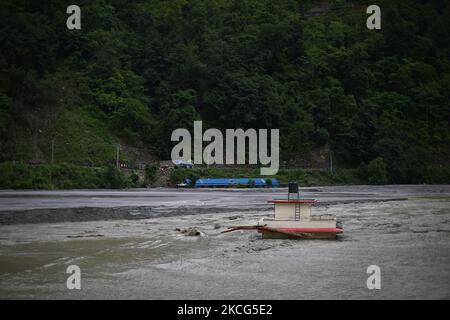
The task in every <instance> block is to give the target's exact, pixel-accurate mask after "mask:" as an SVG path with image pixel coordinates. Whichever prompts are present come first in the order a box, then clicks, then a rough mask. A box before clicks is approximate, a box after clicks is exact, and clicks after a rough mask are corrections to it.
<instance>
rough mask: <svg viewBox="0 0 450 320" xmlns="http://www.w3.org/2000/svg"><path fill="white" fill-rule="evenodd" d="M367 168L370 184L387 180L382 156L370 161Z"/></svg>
mask: <svg viewBox="0 0 450 320" xmlns="http://www.w3.org/2000/svg"><path fill="white" fill-rule="evenodd" d="M367 170H368V174H369V183H370V184H386V183H387V182H388V179H387V175H386V163H385V162H384V159H383V158H381V157H378V158H376V159H374V160H372V161H370V162H369V165H368V167H367Z"/></svg>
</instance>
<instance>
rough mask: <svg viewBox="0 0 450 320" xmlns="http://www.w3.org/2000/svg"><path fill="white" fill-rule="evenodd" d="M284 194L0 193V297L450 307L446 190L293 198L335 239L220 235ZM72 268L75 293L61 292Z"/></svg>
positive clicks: (334, 190) (347, 190)
mask: <svg viewBox="0 0 450 320" xmlns="http://www.w3.org/2000/svg"><path fill="white" fill-rule="evenodd" d="M285 193H286V190H285V189H277V190H267V189H265V190H179V191H176V190H168V189H160V190H131V191H130V190H128V191H89V190H79V191H59V192H48V191H26V192H16V191H2V192H0V299H15V298H25V299H99V298H100V299H398V298H401V299H449V298H450V186H386V187H384V186H378V187H370V186H348V187H322V188H305V189H302V190H301V196H302V197H305V198H315V199H317V200H319V202H320V203H319V204H318V205H317V206H316V207H315V208H313V214H325V213H327V214H335V215H336V216H337V217H338V219H339V220H341V221H342V224H343V227H344V234H343V235H342V236H340V237H339V239H338V240H336V241H335V240H276V239H264V240H263V239H261V238H260V236H259V234H257V233H256V232H254V231H237V232H232V233H226V234H222V233H221V231H223V230H225V229H226V227H227V226H232V225H240V224H251V223H255V222H256V221H258V220H259V219H260V218H262V217H268V216H270V215H271V214H272V211H271V209H272V207H271V205H270V204H268V203H267V200H270V199H273V198H284V197H285ZM188 227H196V228H197V229H198V230H199V231H200V232H201V234H200V235H199V236H187V235H185V234H183V233H181V232H180V231H179V230H177V229H184V228H188ZM70 265H77V266H79V267H80V270H81V289H80V290H69V289H68V288H67V286H66V280H67V278H68V276H69V274H67V273H66V270H67V267H68V266H70ZM370 265H377V266H379V267H380V270H381V289H379V290H369V289H368V288H367V285H366V281H367V278H368V276H369V275H368V274H367V273H366V271H367V267H368V266H370Z"/></svg>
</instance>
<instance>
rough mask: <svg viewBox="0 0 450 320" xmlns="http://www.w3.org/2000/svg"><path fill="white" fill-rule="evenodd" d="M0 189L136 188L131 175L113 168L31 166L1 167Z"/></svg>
mask: <svg viewBox="0 0 450 320" xmlns="http://www.w3.org/2000/svg"><path fill="white" fill-rule="evenodd" d="M0 176H1V177H2V179H0V188H10V189H92V188H111V189H116V188H126V187H136V186H137V185H136V183H135V182H136V181H134V180H133V175H132V174H131V175H130V176H127V175H125V174H124V173H123V171H120V170H118V169H117V168H115V167H113V166H108V167H102V168H87V167H80V166H75V165H72V164H65V163H63V164H56V165H50V164H49V165H39V166H30V165H26V164H23V163H13V162H3V163H1V164H0Z"/></svg>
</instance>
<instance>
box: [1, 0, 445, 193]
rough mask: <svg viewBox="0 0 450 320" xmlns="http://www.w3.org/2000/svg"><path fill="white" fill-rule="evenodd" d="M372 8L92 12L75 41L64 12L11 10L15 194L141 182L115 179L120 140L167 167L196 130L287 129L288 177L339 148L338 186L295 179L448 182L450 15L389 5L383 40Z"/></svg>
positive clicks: (7, 34)
mask: <svg viewBox="0 0 450 320" xmlns="http://www.w3.org/2000/svg"><path fill="white" fill-rule="evenodd" d="M369 4H372V3H370V2H366V1H362V0H354V1H314V0H299V1H297V0H282V1H269V0H214V1H203V0H190V1H186V0H174V1H169V2H167V1H163V0H133V1H124V0H109V1H104V0H89V1H88V0H80V1H78V2H77V5H79V6H80V8H81V12H82V29H81V30H67V28H66V27H65V26H66V19H67V17H68V15H66V14H65V10H66V8H67V5H68V4H67V2H66V1H62V0H54V1H50V2H45V3H40V2H31V1H24V0H3V1H1V3H0V20H1V21H2V27H1V29H0V162H5V164H3V165H2V171H1V173H2V175H1V176H0V180H1V185H2V187H17V188H27V187H31V186H35V187H39V188H59V187H64V188H66V187H67V188H69V187H79V188H81V187H118V186H123V185H128V182H126V183H125V182H123V179H124V178H123V177H121V176H120V174H118V173H114V172H113V171H108V170H109V169H105V168H106V167H108V166H109V165H113V164H115V144H116V143H117V142H118V141H121V142H124V143H126V144H128V145H130V146H139V147H142V146H144V147H145V148H146V149H147V150H148V152H149V153H150V154H152V155H154V156H156V157H158V158H160V159H169V158H170V150H171V148H172V145H173V144H172V142H171V141H170V136H171V132H172V130H173V129H175V128H179V127H185V128H192V125H193V121H194V120H197V119H202V120H203V122H204V127H205V128H207V127H214V128H219V129H221V130H223V129H226V128H239V127H241V128H244V129H246V128H268V129H270V128H279V129H280V143H281V146H280V148H281V150H280V157H281V160H282V161H283V162H285V163H287V164H288V165H289V163H290V162H292V163H295V162H296V160H297V159H299V158H302V157H303V156H305V155H309V154H314V152H316V151H317V150H321V149H328V148H329V149H331V150H332V151H333V155H334V156H333V160H334V167H335V168H338V169H336V170H334V172H333V174H331V173H329V172H327V171H323V170H301V169H293V170H284V169H283V170H280V172H279V173H278V175H277V177H279V178H280V179H281V180H282V181H288V180H291V179H292V180H298V181H300V182H301V183H303V184H305V185H311V184H316V183H317V184H324V183H353V182H357V181H363V182H364V181H371V182H372V183H450V173H449V172H450V160H449V159H450V147H449V146H450V132H449V123H450V90H448V88H450V46H449V44H450V4H449V2H448V1H438V0H436V1H418V0H416V1H415V0H405V1H401V2H400V1H389V0H380V1H378V2H377V5H379V6H380V7H381V9H382V29H381V30H377V31H375V30H368V29H367V28H366V18H367V15H366V8H367V6H368V5H369ZM311 9H314V10H315V12H316V14H314V15H313V14H310V10H311ZM52 145H53V157H54V163H55V164H54V165H48V163H52V161H51V160H52ZM380 157H381V158H383V159H384V160H383V163H384V164H385V166H383V165H381V164H380V163H379V162H380V161H379V160H376V159H379V158H380ZM10 161H17V162H23V163H28V162H29V161H33V162H35V163H44V165H42V166H39V167H33V168H31V167H28V166H27V165H24V164H11V162H10ZM121 162H125V163H130V164H132V163H131V161H130V160H129V159H128V157H127V155H126V154H124V153H123V152H122V153H121ZM45 163H47V164H45ZM63 163H70V164H71V165H69V164H63ZM74 165H79V166H80V168H78V169H76V170H75V169H74V168H75V167H74ZM81 166H93V167H101V168H100V169H99V170H100V171H101V172H103V173H104V174H105V175H107V176H108V177H103V178H98V177H99V174H97V173H98V172H97V171H96V170H97V169H88V168H84V169H83V168H82V167H81ZM50 168H52V170H50ZM63 168H64V169H67V170H69V171H71V170H72V171H73V172H72V173H62V172H61V171H59V169H61V170H63ZM345 168H349V169H345ZM352 168H359V169H352ZM11 170H18V171H17V172H14V171H11ZM214 170H216V169H213V168H211V169H209V170H207V171H206V173H208V175H209V174H210V173H211V174H217V175H216V176H224V175H223V174H227V173H225V172H221V171H220V170H219V171H218V172H215V171H214ZM217 170H218V169H217ZM241 171H242V169H240V168H235V169H234V170H233V172H232V173H230V176H247V175H244V174H243V173H242V175H241ZM384 171H385V172H384ZM107 172H109V173H108V174H107ZM204 172H205V171H203V169H199V170H197V169H196V170H195V171H192V172H190V173H189V174H188V176H183V175H182V174H181V173H180V171H178V172H176V173H173V175H174V178H173V179H172V182H173V181H175V180H177V179H178V178H181V180H182V179H184V178H186V177H190V176H189V175H197V174H198V175H203V174H204ZM20 173H24V174H25V177H24V178H23V179H22V178H18V177H14V176H19V175H20ZM222 173H223V174H222ZM4 174H7V175H8V176H3V175H4ZM176 175H179V176H176ZM100 176H101V174H100ZM252 176H257V175H256V174H255V175H252ZM48 177H50V178H48ZM96 177H97V178H96ZM175 178H177V179H175ZM58 179H62V180H61V181H58ZM103 179H110V181H109V182H108V183H107V182H106V181H105V180H103ZM127 179H128V178H127ZM154 179H156V178H155V176H154V174H153V173H152V172H147V182H150V183H151V182H152V181H154ZM132 180H133V181H136V177H135V176H134V177H133V179H132Z"/></svg>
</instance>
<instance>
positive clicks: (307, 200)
mask: <svg viewBox="0 0 450 320" xmlns="http://www.w3.org/2000/svg"><path fill="white" fill-rule="evenodd" d="M269 202H270V203H316V202H317V201H316V200H314V199H300V200H296V199H295V200H294V199H290V200H287V199H274V200H270V201H269Z"/></svg>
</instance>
